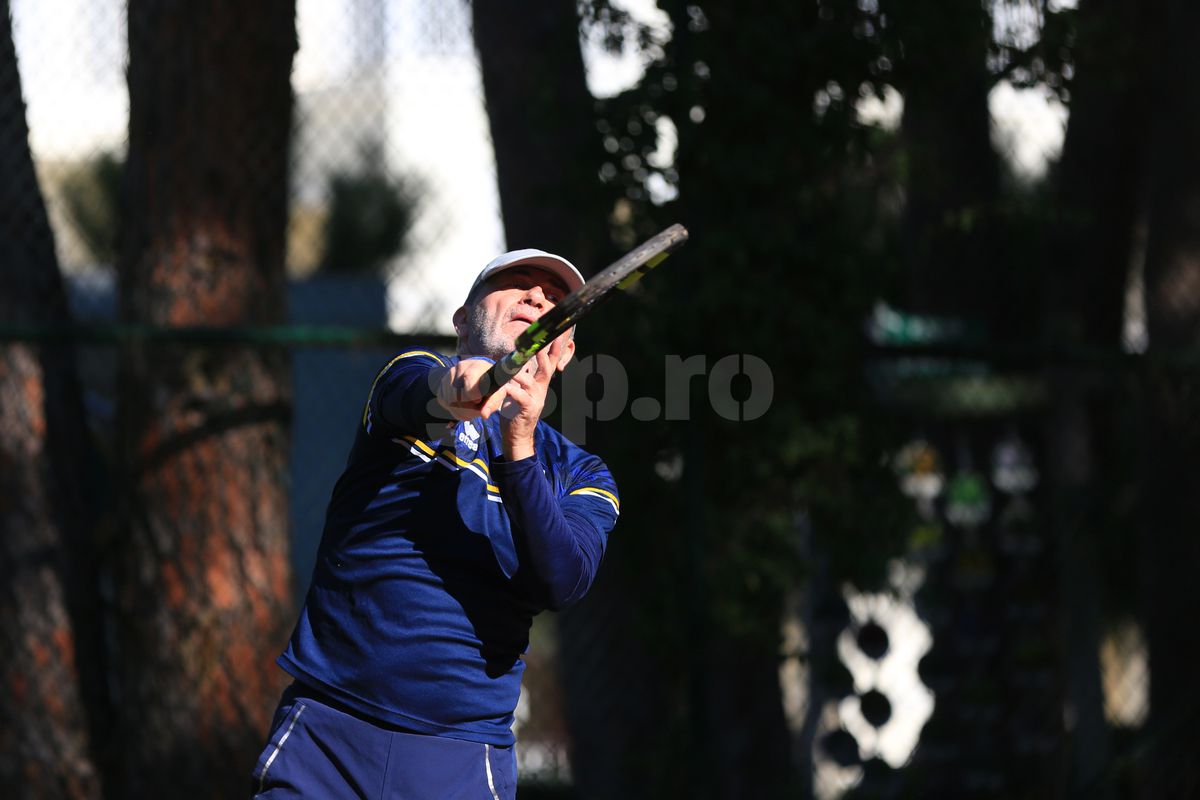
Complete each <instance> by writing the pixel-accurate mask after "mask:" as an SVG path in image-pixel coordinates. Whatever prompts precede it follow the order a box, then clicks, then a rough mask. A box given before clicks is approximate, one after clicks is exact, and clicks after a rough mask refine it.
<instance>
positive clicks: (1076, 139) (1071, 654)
mask: <svg viewBox="0 0 1200 800" xmlns="http://www.w3.org/2000/svg"><path fill="white" fill-rule="evenodd" d="M1145 9H1146V4H1143V3H1126V2H1122V1H1121V0H1093V2H1089V3H1086V4H1084V5H1083V6H1082V7H1081V8H1080V10H1079V18H1078V19H1079V38H1078V42H1077V44H1076V46H1075V51H1074V52H1075V63H1076V74H1077V77H1076V79H1075V80H1074V82H1073V83H1072V84H1071V116H1070V121H1069V123H1068V127H1067V133H1066V140H1065V142H1064V145H1063V155H1062V159H1061V160H1060V162H1059V165H1058V168H1057V175H1056V178H1057V185H1056V186H1055V190H1056V194H1057V198H1058V215H1057V218H1056V219H1055V220H1054V223H1053V224H1054V225H1055V227H1056V229H1055V232H1054V234H1053V236H1054V239H1053V241H1054V244H1055V250H1054V255H1055V261H1054V269H1053V270H1051V271H1050V272H1049V273H1048V276H1047V277H1048V291H1047V295H1046V300H1047V303H1046V309H1045V311H1046V316H1045V319H1046V324H1045V326H1044V331H1045V334H1046V336H1047V337H1048V339H1049V340H1050V341H1052V342H1055V343H1058V344H1065V345H1067V346H1069V347H1080V346H1082V347H1085V348H1088V349H1090V350H1095V351H1098V352H1103V353H1106V354H1108V356H1109V357H1110V358H1111V359H1114V360H1115V358H1116V357H1117V355H1118V354H1119V353H1120V352H1121V348H1122V331H1123V325H1124V315H1125V290H1126V282H1127V281H1128V279H1129V273H1130V268H1131V262H1132V258H1133V251H1134V249H1135V248H1134V244H1135V231H1136V228H1137V224H1138V219H1139V217H1140V216H1141V214H1142V210H1143V208H1144V204H1145V194H1146V192H1145V186H1146V146H1147V142H1148V136H1147V134H1146V125H1145V119H1146V116H1147V114H1148V113H1149V111H1150V108H1149V103H1148V97H1149V95H1148V87H1149V86H1150V83H1149V80H1148V78H1149V75H1148V67H1149V63H1150V57H1149V53H1150V52H1151V51H1150V50H1149V49H1148V48H1146V47H1145V41H1146V34H1147V17H1148V14H1147V13H1146V10H1145ZM1110 363H1111V362H1110ZM1112 376H1113V372H1112V371H1111V369H1110V370H1108V371H1106V372H1104V373H1099V374H1097V373H1096V372H1095V371H1091V370H1086V369H1084V368H1081V367H1078V366H1076V367H1070V366H1066V367H1064V366H1062V365H1058V366H1056V367H1055V369H1054V371H1053V374H1052V381H1053V384H1052V385H1053V387H1054V389H1053V396H1054V398H1055V401H1054V411H1053V414H1052V415H1051V416H1050V417H1049V418H1048V419H1047V427H1046V436H1047V441H1048V442H1049V443H1050V446H1049V448H1048V455H1049V458H1048V467H1049V470H1048V476H1047V477H1048V479H1049V481H1050V486H1051V490H1052V492H1053V495H1052V496H1053V500H1052V509H1053V512H1054V517H1053V524H1054V528H1055V530H1056V533H1057V537H1058V541H1059V546H1060V554H1061V557H1060V564H1061V577H1062V587H1063V597H1064V604H1063V619H1062V630H1063V634H1064V638H1063V647H1064V657H1065V659H1066V663H1065V666H1066V670H1065V674H1064V677H1065V679H1066V686H1065V691H1066V701H1067V705H1068V709H1069V711H1070V713H1071V716H1072V717H1073V719H1074V726H1073V728H1072V729H1071V732H1070V740H1071V747H1070V748H1069V750H1070V763H1069V765H1068V772H1069V776H1070V777H1069V783H1070V785H1071V787H1072V791H1073V792H1085V793H1086V794H1087V796H1089V797H1094V798H1103V797H1106V796H1111V791H1112V786H1111V784H1110V783H1108V781H1109V780H1110V779H1111V776H1110V775H1108V774H1106V771H1107V770H1108V769H1109V768H1110V766H1111V758H1112V744H1111V737H1110V735H1109V731H1108V723H1107V721H1106V720H1105V717H1104V697H1103V694H1102V690H1101V679H1102V675H1101V673H1100V663H1099V652H1100V639H1101V635H1102V633H1103V630H1104V624H1105V622H1106V620H1105V619H1104V618H1103V609H1104V608H1105V606H1106V603H1105V602H1104V600H1105V594H1106V593H1105V585H1104V571H1105V567H1106V564H1105V563H1104V558H1103V557H1104V553H1105V551H1106V547H1105V544H1106V543H1105V542H1104V541H1103V534H1104V532H1105V530H1106V529H1110V528H1111V527H1112V526H1110V525H1106V524H1105V521H1106V517H1111V515H1112V508H1111V504H1112V498H1113V497H1116V496H1119V491H1118V488H1119V487H1118V486H1117V483H1116V482H1117V481H1118V480H1119V479H1120V478H1119V477H1118V475H1117V473H1118V471H1119V470H1120V469H1121V466H1120V465H1123V464H1127V463H1129V461H1130V458H1129V457H1128V456H1127V455H1126V454H1124V453H1121V452H1119V447H1118V442H1119V441H1120V438H1121V437H1119V436H1118V435H1117V433H1118V430H1119V425H1118V423H1119V420H1120V419H1121V418H1122V416H1123V411H1122V409H1121V408H1120V406H1119V403H1120V399H1121V398H1120V392H1121V391H1122V388H1123V387H1122V386H1120V385H1119V384H1118V383H1117V382H1116V381H1115V380H1113V377H1112ZM1109 605H1111V604H1109Z"/></svg>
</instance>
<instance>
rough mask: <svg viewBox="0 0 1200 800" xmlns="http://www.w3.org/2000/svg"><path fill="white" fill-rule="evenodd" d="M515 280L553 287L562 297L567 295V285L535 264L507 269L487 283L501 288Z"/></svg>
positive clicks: (555, 275) (489, 279) (490, 278)
mask: <svg viewBox="0 0 1200 800" xmlns="http://www.w3.org/2000/svg"><path fill="white" fill-rule="evenodd" d="M517 278H529V279H531V280H534V281H537V282H538V283H542V284H547V285H550V286H553V287H554V288H555V289H557V290H558V291H559V292H561V293H562V294H564V295H566V294H569V292H568V290H567V284H566V282H565V281H564V280H563V279H562V278H560V277H558V275H557V274H555V273H553V272H551V271H550V270H548V269H543V268H541V267H539V266H538V265H537V264H521V265H519V266H516V267H509V268H508V269H506V270H501V271H500V272H497V273H496V274H495V275H492V276H491V277H489V278H488V279H487V282H488V283H489V284H491V285H493V286H503V285H504V284H505V283H506V282H507V281H509V280H514V279H517Z"/></svg>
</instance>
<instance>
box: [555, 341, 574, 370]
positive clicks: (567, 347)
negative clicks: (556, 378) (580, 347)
mask: <svg viewBox="0 0 1200 800" xmlns="http://www.w3.org/2000/svg"><path fill="white" fill-rule="evenodd" d="M574 355H575V337H574V336H572V337H571V339H570V340H569V341H567V342H565V343H563V345H562V349H561V350H559V353H558V363H557V364H555V365H554V368H555V369H557V370H558V371H559V372H562V371H563V370H564V369H566V368H567V364H569V363H570V362H571V357H572V356H574Z"/></svg>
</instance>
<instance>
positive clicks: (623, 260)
mask: <svg viewBox="0 0 1200 800" xmlns="http://www.w3.org/2000/svg"><path fill="white" fill-rule="evenodd" d="M687 238H688V232H687V229H686V228H684V227H683V226H682V225H672V226H671V227H669V228H667V229H666V230H664V231H662V232H661V233H659V234H657V235H656V236H653V237H651V238H649V239H647V240H646V241H644V242H642V243H641V244H640V245H638V246H637V247H635V248H633V249H632V250H630V251H629V252H628V253H626V254H625V255H623V256H621V257H620V258H619V259H617V260H616V261H615V262H613V263H612V264H610V265H609V266H607V267H605V268H604V270H602V271H601V272H598V273H596V274H595V275H594V276H592V278H591V280H589V281H588V282H587V283H585V284H584V285H583V286H580V287H579V288H578V289H576V290H575V291H573V292H571V294H569V295H567V296H566V297H564V298H563V299H562V300H561V301H560V302H559V303H558V304H557V305H555V306H554V308H552V309H550V310H549V311H547V312H546V313H545V314H543V315H542V316H541V317H539V318H538V319H537V320H535V321H534V322H532V323H530V325H529V327H528V328H526V329H525V330H524V331H522V332H521V335H520V336H518V337H517V340H516V342H514V343H513V351H512V352H511V353H509V354H508V355H506V356H505V357H504V358H502V359H500V360H499V361H497V362H496V363H495V365H494V366H493V367H492V369H491V371H490V372H489V373H488V375H489V378H490V379H491V383H486V382H484V383H483V384H482V385H484V386H487V387H488V388H487V389H486V390H485V391H486V392H487V393H488V394H491V393H492V392H495V391H496V390H497V389H499V388H500V387H501V386H503V385H504V384H506V383H508V381H509V380H510V379H511V378H512V376H514V375H516V374H517V373H518V372H519V371H520V370H521V367H523V366H524V365H525V364H526V363H527V362H528V361H529V359H531V358H533V357H534V356H535V355H537V353H538V351H540V350H541V349H542V348H543V347H546V346H547V345H548V344H550V343H551V342H553V341H554V340H555V339H556V338H557V337H558V336H559V334H561V333H563V332H564V331H566V330H567V329H568V328H570V327H571V326H572V325H574V324H575V323H577V322H579V320H580V319H582V318H583V317H584V316H586V315H587V314H588V313H590V312H591V311H592V310H593V309H595V308H596V307H597V306H598V305H600V304H601V303H603V302H604V301H605V300H607V299H609V298H610V297H612V296H613V294H614V293H615V292H616V291H617V290H622V291H624V290H625V289H628V288H629V287H630V286H632V285H633V284H635V283H637V282H638V281H639V280H641V278H642V276H643V275H645V274H646V273H647V272H649V271H650V270H652V269H654V268H655V267H657V266H658V265H659V264H661V263H662V262H663V259H665V258H666V257H667V256H668V255H670V254H671V252H672V251H674V250H676V249H678V248H679V247H680V246H682V245H683V243H684V242H686V241H687Z"/></svg>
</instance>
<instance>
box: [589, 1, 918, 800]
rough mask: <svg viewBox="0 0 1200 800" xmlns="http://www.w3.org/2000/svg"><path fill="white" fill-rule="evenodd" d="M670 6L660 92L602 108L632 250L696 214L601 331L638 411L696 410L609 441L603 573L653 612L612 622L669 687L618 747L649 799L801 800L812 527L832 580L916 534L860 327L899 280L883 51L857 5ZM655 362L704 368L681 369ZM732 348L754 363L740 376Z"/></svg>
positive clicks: (629, 427) (639, 92) (657, 681)
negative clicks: (885, 458)
mask: <svg viewBox="0 0 1200 800" xmlns="http://www.w3.org/2000/svg"><path fill="white" fill-rule="evenodd" d="M597 5H599V4H597ZM860 5H861V4H860ZM662 8H663V9H664V10H665V11H666V12H667V13H668V14H669V17H670V28H671V33H670V37H669V41H668V42H655V41H654V36H653V35H649V36H645V37H642V38H643V40H644V41H645V40H650V47H649V48H648V49H647V52H649V53H650V54H651V56H652V63H651V65H650V68H649V69H648V71H647V74H646V76H645V78H644V79H643V80H642V81H641V83H640V84H639V85H638V86H637V87H635V88H633V89H631V90H630V91H628V92H625V93H623V94H622V95H620V96H618V97H616V98H613V99H612V100H608V101H605V102H604V103H603V104H602V113H603V116H602V133H604V134H605V137H606V140H605V143H606V151H607V152H608V153H610V155H609V157H608V159H606V162H605V163H604V164H602V165H601V170H600V174H601V176H602V177H603V178H604V179H605V180H606V181H608V182H609V183H610V184H611V185H613V186H614V187H615V188H618V189H619V190H621V192H622V193H623V195H624V198H623V200H622V202H620V203H619V204H618V210H619V211H621V212H622V213H620V214H618V215H617V223H618V230H617V233H618V234H619V235H620V236H621V237H622V238H623V239H625V240H626V241H632V240H635V239H638V238H640V237H642V236H644V235H645V234H646V233H648V232H650V231H652V230H654V229H656V228H658V227H661V226H662V225H663V224H664V223H666V222H669V221H675V220H679V221H682V222H684V223H685V224H686V225H687V226H688V227H689V228H690V230H691V231H692V240H691V242H690V243H689V244H688V246H687V248H685V250H684V251H682V252H681V253H680V254H679V255H678V256H676V257H675V258H677V259H678V260H679V261H678V263H674V261H671V262H668V265H667V266H664V267H663V268H662V270H661V271H660V272H659V273H656V274H655V275H654V279H653V280H647V281H645V282H643V284H642V286H641V292H639V294H638V296H637V299H636V301H633V302H636V303H637V304H638V306H639V308H638V309H637V311H636V313H631V314H627V315H626V316H625V317H623V318H622V321H621V324H620V325H605V326H602V327H601V328H600V329H599V330H595V331H589V333H588V337H589V339H591V338H594V339H596V340H598V341H599V344H598V345H597V346H598V347H602V348H604V349H605V351H606V352H610V353H613V354H615V355H617V356H618V357H619V358H620V360H621V363H622V365H623V367H624V368H625V371H626V372H627V373H628V375H629V397H652V398H653V397H655V396H657V397H663V396H664V395H663V393H664V389H665V392H666V398H667V403H668V404H672V403H673V402H674V403H679V404H680V405H681V406H682V405H686V408H687V410H686V411H681V409H680V408H679V407H676V408H673V409H672V418H671V419H666V420H664V419H663V415H662V410H661V409H660V410H659V413H658V415H657V417H656V416H655V415H653V414H651V415H642V419H643V420H645V421H642V422H639V421H637V420H636V419H631V418H630V414H629V413H628V412H627V413H626V414H623V415H622V416H621V417H619V418H618V419H617V420H615V421H613V422H608V423H605V427H604V437H605V438H604V442H605V445H604V453H605V456H606V458H608V459H609V462H610V464H611V465H612V466H613V468H614V471H615V472H616V474H617V476H618V480H619V481H620V485H621V486H622V489H623V495H622V500H623V510H624V515H623V519H622V522H621V527H620V528H619V529H618V534H619V535H618V536H616V537H614V542H613V553H612V555H613V556H614V558H613V562H614V563H612V564H610V565H609V567H608V568H609V569H610V570H611V571H612V572H613V573H615V574H617V575H619V576H620V578H621V581H622V583H621V587H622V591H623V592H624V593H625V594H627V595H628V598H627V600H626V602H628V603H630V604H631V605H632V607H633V608H634V609H636V615H635V616H632V617H626V618H624V619H622V618H621V617H618V622H617V623H616V625H614V628H615V630H616V631H617V633H618V634H619V635H620V636H623V637H625V638H626V639H627V640H628V639H632V640H633V641H634V642H637V643H639V649H640V651H641V653H642V659H641V662H640V664H639V669H640V670H642V671H645V672H650V671H653V672H654V674H653V676H652V680H653V683H651V685H652V687H653V688H654V689H655V690H656V693H648V694H653V695H654V699H653V701H652V702H653V704H654V705H653V707H652V708H646V707H643V708H642V709H641V712H640V713H641V716H640V717H638V718H637V719H654V722H653V724H651V725H642V726H640V727H638V726H636V723H635V730H634V731H633V732H632V735H630V734H628V733H627V734H625V736H626V748H627V753H628V755H627V758H628V759H629V760H630V762H631V763H632V769H631V776H630V777H627V780H628V781H629V782H630V783H632V784H633V785H634V787H635V789H634V795H635V796H664V797H665V796H689V797H720V798H725V797H776V796H789V795H790V794H791V793H793V792H805V791H808V790H807V789H806V788H805V786H804V783H805V781H806V778H804V777H803V776H804V775H805V774H806V773H807V771H808V768H809V767H810V766H811V765H810V764H809V763H808V761H807V759H808V756H809V751H807V750H805V751H804V752H803V753H802V754H801V755H799V756H798V757H797V756H796V755H795V752H794V751H793V748H792V742H791V738H790V736H789V732H788V728H787V726H786V724H785V720H784V716H783V709H782V702H781V696H780V684H779V672H778V671H779V665H780V659H781V655H782V654H781V641H780V630H781V619H782V615H783V611H784V604H785V599H786V598H787V597H788V596H789V594H790V593H792V592H794V591H795V589H796V588H797V587H800V586H802V585H803V584H804V582H805V578H806V570H807V568H808V567H809V564H806V563H805V561H804V560H803V558H802V552H803V544H804V541H803V540H804V536H805V535H806V532H811V535H812V536H813V537H814V538H815V540H816V541H815V542H814V543H813V544H812V549H813V550H815V551H817V552H820V553H821V554H822V557H823V559H822V560H823V561H826V562H827V563H829V564H830V570H831V578H830V580H829V581H828V582H829V583H830V584H832V585H834V586H840V585H841V583H842V582H843V581H845V580H854V581H855V582H856V583H858V584H859V585H864V586H865V585H869V584H870V583H871V582H872V581H873V580H877V579H878V578H879V576H880V574H881V568H882V565H883V564H884V563H885V562H886V559H887V556H888V554H889V553H890V552H894V548H895V545H896V541H895V538H896V536H897V534H898V532H899V531H903V530H904V528H903V525H902V524H900V523H899V522H898V520H897V513H898V504H897V503H896V502H895V500H894V499H893V498H894V497H895V492H894V490H893V489H892V487H893V484H892V481H891V479H890V476H888V475H887V474H886V473H885V471H884V470H882V469H881V468H880V462H879V459H878V453H879V452H881V451H882V450H883V449H884V447H885V445H884V443H883V441H882V439H881V431H880V430H878V429H874V428H872V427H871V426H867V425H864V424H863V417H862V415H861V411H862V404H863V402H864V400H865V398H864V395H863V391H862V390H863V388H864V387H863V384H862V383H861V382H860V381H859V380H858V373H857V370H856V365H858V364H859V363H861V361H860V359H861V356H862V353H861V352H860V350H859V348H860V345H861V340H860V337H859V335H858V330H859V328H858V324H859V321H860V320H862V319H863V318H864V316H865V314H866V312H867V310H868V309H869V308H870V305H871V303H872V302H873V301H874V300H875V298H876V296H877V293H880V292H881V291H882V290H883V287H884V286H885V285H886V284H887V281H888V278H887V269H886V267H884V268H881V266H883V265H886V263H887V261H886V258H885V256H884V253H885V252H886V251H887V249H888V246H889V245H888V243H889V233H888V230H889V223H888V221H887V218H886V215H887V208H888V204H887V203H886V202H885V200H884V198H885V196H886V194H887V190H889V189H892V188H893V185H892V184H891V183H890V181H889V179H888V178H887V175H888V169H889V165H888V159H887V157H886V155H880V156H879V157H878V158H876V157H875V156H874V154H872V153H871V150H872V149H873V148H874V147H878V148H879V150H880V151H881V153H886V152H887V149H888V142H887V137H886V136H880V134H879V132H877V131H875V130H872V129H868V128H865V127H863V126H860V125H857V124H856V119H855V103H856V99H857V98H858V97H859V92H860V91H861V87H862V86H863V85H864V84H865V83H866V84H869V83H870V82H871V81H872V79H873V77H874V76H873V75H872V74H871V71H870V68H871V65H872V64H873V63H874V61H875V58H876V56H877V55H878V47H879V44H878V40H877V36H875V35H874V34H873V33H872V32H871V29H870V26H868V25H865V24H864V23H865V22H867V19H866V16H867V14H868V12H865V11H863V10H862V9H861V8H857V7H847V6H846V5H839V4H832V3H815V4H786V3H771V4H764V5H762V6H759V7H755V8H742V7H734V5H733V4H729V3H720V2H714V3H682V2H681V3H667V4H663V5H662ZM599 18H601V19H603V18H604V17H603V15H600V17H599ZM656 50H658V52H657V54H656V53H655V51H656ZM655 55H657V57H654V56H655ZM670 139H674V140H675V142H676V147H675V148H673V152H672V148H671V147H670V145H669V144H667V142H669V141H670ZM664 153H665V155H664ZM673 190H676V191H678V199H677V200H674V201H672V200H671V199H670V198H671V195H672V193H673ZM864 231H869V233H867V234H865V235H864ZM609 313H612V312H611V310H610V312H609ZM647 343H652V346H647ZM664 354H669V355H668V356H667V358H668V359H676V358H688V357H696V356H699V357H700V359H702V360H703V361H704V365H703V367H701V370H700V374H699V375H697V376H695V377H692V376H689V375H684V374H681V370H678V369H675V370H673V369H672V368H671V367H669V366H667V367H666V369H664V366H665V364H664ZM738 354H745V355H744V356H742V357H741V358H740V361H739V355H738ZM726 356H732V357H733V362H730V363H737V364H738V365H739V366H738V367H737V368H736V369H735V370H733V374H731V375H728V376H725V377H728V378H729V379H730V382H729V384H728V386H726V385H725V384H724V382H723V380H722V374H721V373H720V372H719V371H717V370H716V369H715V368H716V366H717V363H718V361H719V360H720V359H722V358H723V357H726ZM756 360H758V361H756ZM667 363H668V364H669V363H672V362H671V361H668V362H667ZM697 363H698V362H697V361H693V362H692V364H697ZM754 363H760V364H763V363H765V364H766V366H767V367H768V369H769V371H770V373H771V376H772V377H771V378H770V379H769V380H768V379H767V378H766V377H765V376H764V375H763V373H762V372H761V371H758V372H757V374H755V369H754V368H753V366H752V365H753V364H754ZM664 372H665V373H666V374H664ZM727 389H728V391H729V392H730V393H731V395H730V396H731V398H732V399H733V400H734V401H735V402H734V403H733V405H732V406H730V405H728V404H725V405H722V404H721V398H722V397H723V393H724V392H725V391H726V390H727ZM751 400H757V401H761V402H764V404H765V407H766V408H767V409H768V410H767V411H766V413H765V414H762V415H761V416H760V415H759V412H754V413H751V412H750V409H751V408H752V407H753V403H752V402H749V401H751ZM680 401H683V402H682V403H681V402H680ZM743 401H746V404H745V405H743V404H742V403H743ZM642 408H645V406H642ZM647 416H648V417H649V419H646V417H647ZM868 541H870V542H872V546H871V547H869V548H868V547H865V544H866V542H868ZM585 602H587V601H585ZM822 613H823V612H822ZM833 615H834V616H836V611H834V613H833ZM822 630H830V631H832V632H833V633H834V635H836V633H837V630H838V629H837V628H836V627H834V626H824V627H823V628H822ZM819 644H820V645H824V644H829V643H828V642H824V641H822V642H820V643H819ZM813 651H814V652H819V648H818V646H817V645H814V647H813ZM823 653H824V655H823V656H820V658H821V659H828V660H822V661H821V663H817V662H816V661H815V660H814V661H813V662H811V663H810V666H811V667H812V673H813V674H817V675H820V676H821V677H822V679H824V678H826V677H828V679H829V680H828V683H827V684H826V686H827V687H833V686H834V685H837V690H836V691H837V692H838V693H839V694H836V695H832V694H831V695H828V696H830V697H831V699H836V697H837V696H840V694H844V692H845V691H846V688H847V687H848V684H849V681H848V680H842V679H841V678H842V677H847V678H848V676H845V671H844V668H840V666H839V665H838V664H837V659H836V655H835V654H833V653H832V648H825V649H824V650H823ZM839 670H840V672H839ZM630 672H631V670H629V669H626V670H625V676H628V675H629V673H630ZM638 677H639V679H640V680H642V681H647V680H648V679H647V678H646V677H644V676H638ZM830 691H831V692H832V691H834V690H833V689H832V688H830ZM823 709H824V706H822V707H820V708H815V709H814V710H813V712H812V713H813V715H814V719H815V718H816V716H818V715H820V714H821V713H822V711H823ZM614 735H618V734H615V732H614ZM639 752H642V753H652V754H653V756H652V757H651V756H649V755H646V756H643V757H642V758H641V759H637V758H636V756H637V754H638V753H639ZM680 776H685V777H684V778H682V779H681V777H680ZM639 793H640V794H639Z"/></svg>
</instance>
